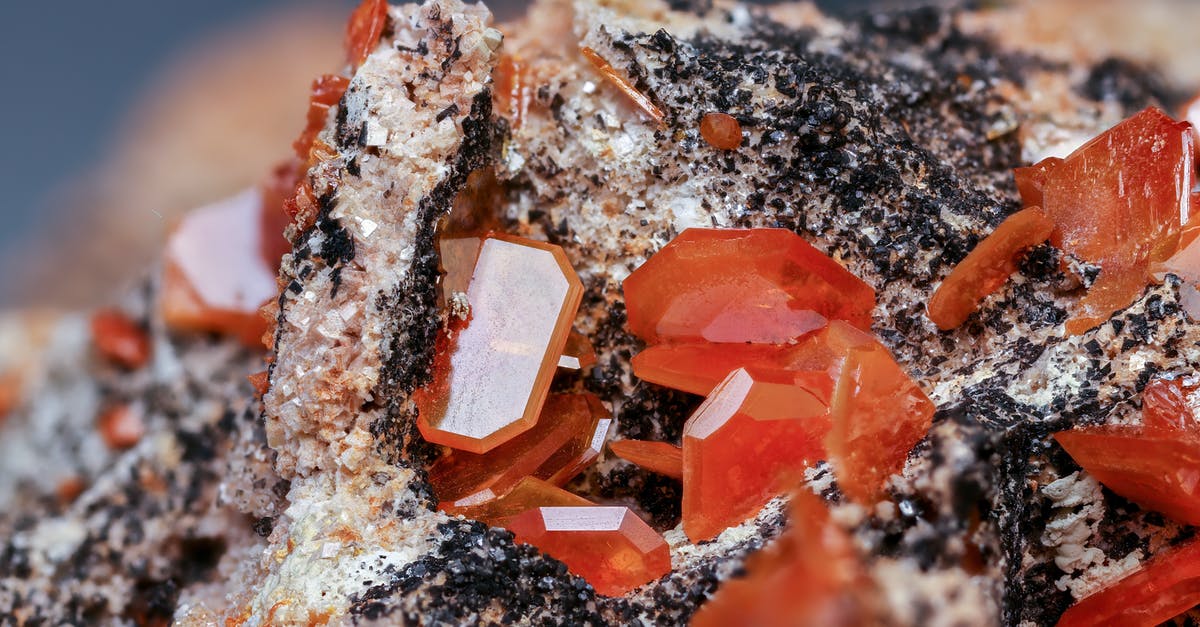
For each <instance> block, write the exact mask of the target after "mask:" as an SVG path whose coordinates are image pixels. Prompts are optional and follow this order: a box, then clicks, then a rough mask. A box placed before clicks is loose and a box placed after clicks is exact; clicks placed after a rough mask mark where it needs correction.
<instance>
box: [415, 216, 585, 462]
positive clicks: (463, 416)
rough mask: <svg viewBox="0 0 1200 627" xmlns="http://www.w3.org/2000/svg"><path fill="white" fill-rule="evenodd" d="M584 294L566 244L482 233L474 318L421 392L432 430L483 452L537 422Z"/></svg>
mask: <svg viewBox="0 0 1200 627" xmlns="http://www.w3.org/2000/svg"><path fill="white" fill-rule="evenodd" d="M582 294H583V287H582V285H581V284H580V282H579V278H578V277H577V276H576V275H575V271H574V270H572V269H571V265H570V263H569V262H568V260H567V258H566V255H565V254H563V251H562V249H561V248H559V247H558V246H554V245H551V244H546V243H544V242H537V241H533V240H527V239H523V238H518V237H511V236H507V235H492V236H489V237H487V238H486V239H484V240H483V241H482V244H481V245H480V247H479V254H478V257H477V259H476V263H475V268H474V272H473V273H472V275H471V280H470V283H469V285H468V287H467V291H466V298H467V302H468V304H469V306H470V314H469V318H468V320H467V322H466V324H465V325H463V326H462V327H461V328H458V329H454V330H452V333H453V337H449V338H447V340H448V341H446V342H444V346H446V347H447V350H446V351H445V352H444V353H443V354H442V355H441V356H440V358H439V359H438V360H437V361H436V362H435V365H434V372H433V382H432V383H431V384H430V385H429V386H427V387H426V388H424V389H422V390H419V391H418V392H417V393H416V394H415V395H414V397H415V399H416V401H417V406H418V409H419V412H420V413H419V416H418V419H417V426H418V427H419V428H420V430H421V434H422V435H423V436H424V437H425V439H426V440H428V441H430V442H435V443H438V444H444V445H446V446H450V447H453V448H457V449H461V450H463V451H470V452H473V453H483V452H486V451H489V450H491V449H493V448H495V447H497V446H499V445H501V444H503V443H504V442H507V441H508V440H510V439H512V438H513V437H515V436H516V435H518V434H520V433H522V432H524V431H526V430H528V429H530V428H531V427H533V425H534V424H535V423H536V422H537V416H538V413H539V412H540V411H541V407H542V403H543V402H544V401H545V398H546V393H547V391H548V390H549V387H550V382H551V379H552V378H553V376H554V372H555V369H556V368H557V367H558V361H559V356H560V355H561V354H562V351H563V347H564V346H565V344H566V340H567V335H568V334H569V333H570V330H571V324H572V322H573V320H574V317H575V312H576V310H577V309H578V308H579V301H580V298H581V297H582Z"/></svg>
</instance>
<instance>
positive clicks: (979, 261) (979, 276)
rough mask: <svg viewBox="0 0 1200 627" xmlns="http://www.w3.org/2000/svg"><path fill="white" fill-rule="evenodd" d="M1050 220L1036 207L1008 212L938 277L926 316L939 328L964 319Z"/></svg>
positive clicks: (1045, 234) (1045, 233)
mask: <svg viewBox="0 0 1200 627" xmlns="http://www.w3.org/2000/svg"><path fill="white" fill-rule="evenodd" d="M1053 230H1054V222H1052V221H1051V220H1050V218H1048V217H1046V214H1045V213H1043V212H1042V210H1041V209H1039V208H1037V207H1029V208H1027V209H1024V210H1022V211H1018V212H1017V213H1015V214H1013V215H1011V216H1009V217H1008V219H1006V220H1005V221H1004V222H1001V223H1000V226H998V227H996V230H995V231H992V234H991V235H988V236H987V237H986V238H984V239H983V241H981V242H979V245H977V246H976V247H975V248H974V250H972V251H971V253H970V254H968V255H967V257H966V258H965V259H963V260H962V261H961V262H959V264H958V265H957V266H955V267H954V270H953V271H952V272H951V273H950V275H949V276H947V277H946V280H944V281H942V284H941V285H940V286H938V289H937V291H935V292H934V293H933V297H932V298H930V299H929V319H930V320H932V321H933V323H934V324H936V325H937V327H938V328H939V329H941V330H943V331H946V330H949V329H953V328H955V327H957V326H959V325H960V324H962V323H964V322H966V321H967V317H968V316H970V315H971V314H972V313H974V312H975V310H976V309H978V308H979V303H981V302H982V301H983V299H984V298H986V297H987V296H988V295H990V294H991V293H992V292H995V291H996V290H998V289H1000V286H1001V285H1004V283H1005V282H1006V281H1008V277H1009V275H1011V274H1012V273H1013V272H1014V271H1016V269H1017V258H1018V256H1019V255H1020V254H1021V252H1022V251H1024V250H1025V249H1027V248H1029V247H1031V246H1034V245H1036V244H1040V243H1042V242H1044V241H1046V240H1047V239H1048V238H1049V237H1050V232H1051V231H1053Z"/></svg>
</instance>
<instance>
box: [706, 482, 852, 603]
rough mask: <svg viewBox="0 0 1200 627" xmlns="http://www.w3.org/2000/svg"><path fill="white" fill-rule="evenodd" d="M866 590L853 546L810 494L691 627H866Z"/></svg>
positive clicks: (797, 498) (798, 496)
mask: <svg viewBox="0 0 1200 627" xmlns="http://www.w3.org/2000/svg"><path fill="white" fill-rule="evenodd" d="M867 586H869V583H868V582H867V581H866V578H865V577H864V575H863V567H862V564H861V563H860V562H859V560H858V556H857V555H856V554H855V551H854V545H853V543H852V542H851V540H850V538H849V537H848V536H847V535H846V533H845V532H844V531H843V530H842V529H841V528H840V527H838V526H837V525H836V524H835V523H834V522H833V521H831V520H830V519H829V512H828V510H827V509H826V506H825V504H824V503H822V502H821V501H820V499H818V498H817V497H816V496H814V495H813V494H811V493H809V492H799V491H798V492H796V493H795V495H794V496H793V497H792V508H791V516H790V517H789V526H788V528H787V529H786V530H785V531H784V532H783V535H781V536H780V537H779V539H777V540H775V541H774V542H773V543H771V544H770V545H768V546H767V547H766V548H765V549H764V550H762V551H760V552H758V553H755V554H752V555H751V556H750V557H749V558H748V559H747V561H746V575H745V576H744V577H741V578H738V579H731V580H729V581H726V582H725V583H723V584H721V586H720V587H719V588H717V592H716V594H715V595H714V596H713V598H712V599H711V600H709V601H708V602H707V603H705V604H704V605H702V606H701V607H700V610H699V611H698V612H697V613H696V615H695V617H694V618H693V619H692V622H691V625H692V627H728V626H730V625H747V626H748V625H753V626H754V627H817V626H821V627H855V626H858V625H865V624H869V622H868V621H867V619H868V617H867V616H865V615H864V614H863V606H862V603H861V602H860V598H859V597H858V595H860V594H863V592H864V590H865V588H866V587H867Z"/></svg>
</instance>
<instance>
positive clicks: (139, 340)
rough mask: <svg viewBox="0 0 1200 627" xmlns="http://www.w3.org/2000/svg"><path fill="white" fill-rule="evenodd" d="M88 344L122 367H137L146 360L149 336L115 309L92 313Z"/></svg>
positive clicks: (148, 350) (148, 357)
mask: <svg viewBox="0 0 1200 627" xmlns="http://www.w3.org/2000/svg"><path fill="white" fill-rule="evenodd" d="M92 343H93V344H94V345H95V346H96V350H97V351H98V352H99V353H100V354H101V355H103V356H104V357H105V358H106V359H108V360H109V361H112V362H113V363H116V364H118V365H120V366H122V367H124V368H129V369H137V368H141V367H142V366H144V365H146V362H148V361H150V337H149V336H148V335H147V334H146V332H145V331H144V330H142V328H141V327H139V326H138V325H136V324H134V322H133V321H132V320H130V319H129V317H128V316H126V315H125V314H123V313H121V312H119V311H115V310H104V311H98V312H96V313H95V314H93V315H92Z"/></svg>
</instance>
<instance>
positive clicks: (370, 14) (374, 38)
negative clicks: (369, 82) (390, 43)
mask: <svg viewBox="0 0 1200 627" xmlns="http://www.w3.org/2000/svg"><path fill="white" fill-rule="evenodd" d="M387 19H388V3H387V0H363V1H362V2H361V3H360V4H359V5H358V7H357V8H355V9H354V13H351V14H350V21H349V22H348V23H347V24H346V43H345V46H346V58H347V60H348V61H349V62H350V65H351V66H353V67H358V66H360V65H362V62H363V61H366V60H367V57H368V56H369V55H370V54H371V51H372V50H374V49H375V46H376V45H378V44H379V38H380V37H381V36H383V29H384V27H385V26H387Z"/></svg>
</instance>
